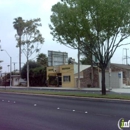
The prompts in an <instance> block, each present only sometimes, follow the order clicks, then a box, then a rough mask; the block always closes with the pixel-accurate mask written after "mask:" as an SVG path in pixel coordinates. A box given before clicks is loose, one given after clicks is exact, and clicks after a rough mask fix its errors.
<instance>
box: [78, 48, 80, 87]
mask: <svg viewBox="0 0 130 130" xmlns="http://www.w3.org/2000/svg"><path fill="white" fill-rule="evenodd" d="M78 88H80V51H79V48H78Z"/></svg>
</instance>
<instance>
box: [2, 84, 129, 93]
mask: <svg viewBox="0 0 130 130" xmlns="http://www.w3.org/2000/svg"><path fill="white" fill-rule="evenodd" d="M0 88H5V87H4V86H0ZM6 88H13V89H18V88H20V89H27V87H22V86H19V87H15V86H11V87H10V86H7V87H6ZM29 89H33V90H35V89H37V90H59V91H90V92H95V91H96V92H101V88H62V87H29ZM106 90H107V92H114V93H127V94H128V93H130V87H127V88H113V89H111V90H109V89H106Z"/></svg>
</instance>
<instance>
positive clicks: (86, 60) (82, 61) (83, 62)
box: [80, 57, 91, 65]
mask: <svg viewBox="0 0 130 130" xmlns="http://www.w3.org/2000/svg"><path fill="white" fill-rule="evenodd" d="M80 62H81V63H82V64H83V65H90V64H91V63H90V60H89V59H88V58H87V57H83V58H81V60H80Z"/></svg>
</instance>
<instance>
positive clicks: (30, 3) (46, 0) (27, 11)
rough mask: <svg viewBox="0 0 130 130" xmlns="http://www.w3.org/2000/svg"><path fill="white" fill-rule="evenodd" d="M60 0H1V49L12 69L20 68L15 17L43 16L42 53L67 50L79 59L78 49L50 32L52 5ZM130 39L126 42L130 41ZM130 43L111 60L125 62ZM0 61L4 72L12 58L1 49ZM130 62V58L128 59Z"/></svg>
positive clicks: (26, 18) (23, 60)
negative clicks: (56, 38)
mask: <svg viewBox="0 0 130 130" xmlns="http://www.w3.org/2000/svg"><path fill="white" fill-rule="evenodd" d="M58 1H60V0H0V40H1V42H0V45H1V49H3V50H6V51H7V52H8V54H9V55H10V56H11V57H12V71H13V70H14V64H13V63H14V62H15V69H18V68H19V64H18V62H19V49H18V48H16V44H17V42H16V40H15V34H16V30H15V29H14V28H13V21H14V18H17V17H22V18H23V19H25V20H30V19H34V18H41V23H42V27H41V28H40V31H41V34H42V35H43V37H44V39H45V42H44V44H43V46H42V49H41V51H40V53H45V54H46V55H48V50H54V51H61V52H67V53H68V56H69V57H72V58H74V59H75V60H76V61H77V50H74V49H70V48H68V47H66V46H64V45H61V44H59V43H57V42H56V41H53V37H52V35H51V34H50V29H49V26H48V25H49V24H50V23H51V22H50V15H51V14H52V12H51V7H52V6H53V5H54V4H56V3H57V2H58ZM129 41H130V39H128V40H126V41H125V42H129ZM129 47H130V45H127V46H123V47H120V48H118V49H117V51H116V52H115V54H114V56H113V57H112V60H111V62H113V63H125V60H123V61H122V58H123V56H125V50H124V51H123V48H128V49H129ZM129 52H130V50H128V51H127V53H128V56H130V53H129ZM0 60H2V61H3V62H2V63H0V66H2V72H3V73H5V72H8V71H9V68H8V65H9V64H10V58H9V56H8V55H7V53H6V52H5V51H0ZM24 63H26V58H25V56H24V54H22V66H23V64H24ZM128 63H129V64H130V59H128Z"/></svg>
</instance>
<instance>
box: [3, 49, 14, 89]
mask: <svg viewBox="0 0 130 130" xmlns="http://www.w3.org/2000/svg"><path fill="white" fill-rule="evenodd" d="M1 51H5V52H6V54H7V55H8V56H9V57H10V87H11V71H12V57H11V56H10V55H9V53H8V52H7V51H6V50H3V49H1Z"/></svg>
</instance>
